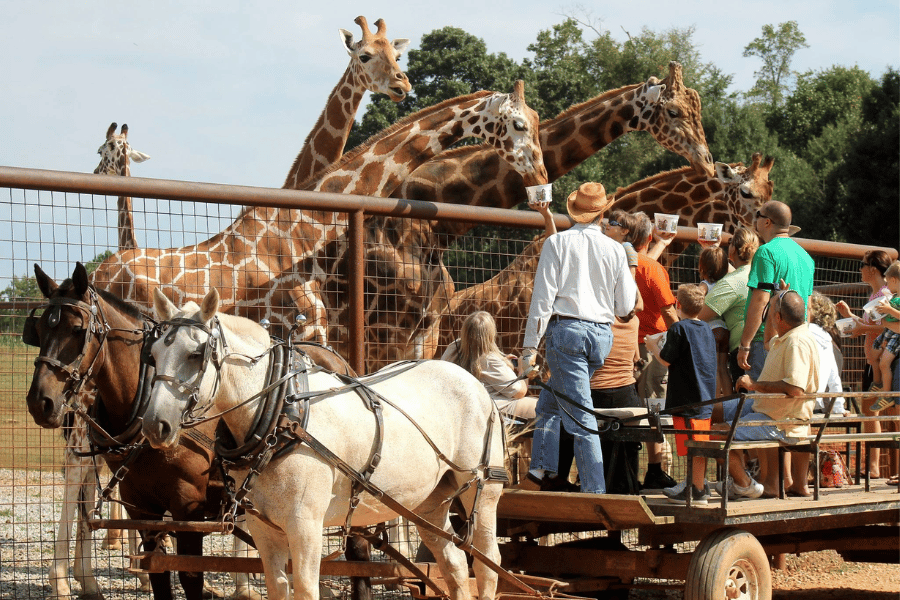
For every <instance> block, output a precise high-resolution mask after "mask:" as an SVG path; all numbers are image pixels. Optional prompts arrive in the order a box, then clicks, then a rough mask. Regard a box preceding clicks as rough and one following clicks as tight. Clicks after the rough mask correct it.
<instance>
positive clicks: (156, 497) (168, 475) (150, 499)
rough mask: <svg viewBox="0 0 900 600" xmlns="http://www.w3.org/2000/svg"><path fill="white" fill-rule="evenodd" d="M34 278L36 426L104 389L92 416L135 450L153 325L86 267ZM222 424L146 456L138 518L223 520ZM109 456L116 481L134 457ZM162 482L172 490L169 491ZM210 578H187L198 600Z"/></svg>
mask: <svg viewBox="0 0 900 600" xmlns="http://www.w3.org/2000/svg"><path fill="white" fill-rule="evenodd" d="M35 276H36V278H37V282H38V286H39V288H40V290H41V293H42V294H43V295H44V297H45V298H47V300H48V306H47V310H45V311H44V313H43V314H42V315H41V316H40V317H38V318H35V319H29V321H28V322H27V323H26V332H25V335H24V336H23V337H25V338H29V336H30V340H31V342H32V343H36V344H37V345H39V346H40V348H41V352H40V355H39V357H38V359H37V360H36V361H35V372H34V377H33V379H32V383H31V388H30V389H29V391H28V396H27V404H28V410H29V412H30V413H31V415H32V417H33V418H34V421H35V423H37V424H38V425H40V426H41V427H48V428H55V427H60V426H61V425H62V423H63V418H64V415H65V414H66V412H67V410H66V404H67V400H68V399H69V398H70V397H71V396H72V395H73V394H78V393H81V392H83V391H85V390H82V388H84V387H88V388H95V389H96V391H97V394H96V397H97V399H96V401H95V402H96V404H95V406H94V407H92V410H91V413H92V415H93V416H94V417H95V418H96V419H97V420H98V421H100V422H101V423H102V425H103V429H104V430H105V431H106V432H107V433H108V434H109V435H110V436H111V437H112V438H115V440H116V441H117V442H119V443H120V444H121V445H127V444H129V443H131V442H133V441H134V440H133V439H131V438H132V433H135V434H136V433H137V431H139V428H137V429H135V427H134V424H135V422H136V420H139V417H140V415H139V414H138V411H137V410H136V408H137V407H136V404H137V403H139V402H140V398H139V389H141V388H142V376H141V373H142V372H141V349H142V347H143V344H144V340H145V335H144V332H145V328H146V326H147V324H148V322H149V320H148V319H147V317H145V316H144V315H143V314H142V313H141V312H140V310H139V309H138V308H137V307H135V306H134V305H132V304H130V303H128V302H125V301H124V300H121V299H120V298H117V297H116V296H114V295H112V294H110V293H108V292H105V291H102V290H96V289H94V288H93V287H91V286H90V285H89V283H88V277H87V272H86V270H85V269H84V267H83V266H82V265H81V263H77V264H76V267H75V270H74V272H73V273H72V277H71V278H70V279H67V280H65V281H63V282H62V283H61V284H59V285H57V284H56V283H55V282H54V281H53V280H52V279H51V278H50V277H49V276H47V275H46V274H45V273H44V272H43V271H42V270H41V269H40V267H38V266H37V265H35ZM301 349H302V351H303V352H304V353H306V354H307V355H308V356H309V357H310V359H311V360H312V361H313V362H315V363H316V364H318V365H320V366H322V367H324V368H326V369H328V370H330V371H333V372H336V373H342V374H346V375H353V376H355V372H354V371H353V369H352V368H351V367H350V365H349V364H348V363H347V362H346V361H345V360H344V359H343V358H342V357H340V356H339V355H338V354H336V353H335V352H333V351H331V350H330V349H327V348H324V347H321V346H317V345H315V344H303V345H302V346H301ZM144 376H145V378H146V377H147V374H146V373H145V374H144ZM150 376H152V373H151V374H150ZM144 384H147V381H146V380H145V381H144ZM148 388H149V385H148ZM216 425H217V422H216V421H211V422H209V423H206V424H203V425H201V426H199V427H198V428H197V431H198V435H195V436H194V437H192V438H191V437H188V438H187V439H185V440H184V441H183V443H181V444H180V445H179V446H178V447H177V448H176V449H175V450H174V452H160V451H157V450H153V449H151V448H144V449H142V450H140V452H139V454H138V455H137V457H136V458H135V459H134V462H133V463H131V465H130V466H131V468H130V470H129V472H128V475H127V476H126V477H125V478H124V479H123V480H122V482H121V484H120V486H121V495H122V500H123V502H124V503H125V504H126V506H127V507H128V513H129V515H130V516H131V517H132V518H134V519H149V520H157V519H161V518H162V515H163V514H164V513H165V512H166V511H169V512H170V514H171V515H172V518H173V519H175V520H200V519H202V518H204V517H208V516H213V517H214V516H216V515H217V514H218V510H219V506H220V503H221V501H222V499H223V488H222V482H221V479H220V478H219V477H218V475H219V470H218V469H217V468H215V467H214V465H213V449H212V438H214V437H215V429H216ZM94 437H97V438H99V439H98V440H97V441H98V445H100V446H101V447H104V446H105V447H107V448H109V447H110V445H111V442H112V440H110V439H108V438H106V437H105V436H103V435H102V434H94ZM111 449H116V448H111ZM104 458H105V460H106V462H107V464H108V465H109V467H110V469H111V470H112V471H113V472H114V473H115V471H116V469H118V468H119V467H120V466H121V465H122V464H123V462H124V461H125V460H127V454H121V453H115V454H113V453H107V454H104ZM211 477H212V478H211ZM160 481H166V482H170V483H169V484H168V485H164V486H160V485H159V482H160ZM155 545H156V541H155V540H153V539H151V538H148V539H147V540H145V548H146V549H147V550H152V549H154V548H155ZM178 552H179V553H180V554H185V555H190V554H196V555H200V554H202V535H201V534H197V533H187V532H180V533H179V534H178ZM368 557H369V547H368V544H367V543H366V542H365V540H363V539H361V538H355V537H353V538H350V540H349V543H348V548H347V558H348V560H354V559H355V560H364V559H368ZM202 575H203V574H202V573H186V572H185V573H179V580H180V582H181V584H182V587H183V588H184V590H185V596H186V597H187V598H188V599H189V600H190V599H193V598H200V597H201V594H202V587H203V577H202ZM235 580H236V581H235V582H236V591H235V595H234V597H235V598H257V597H259V594H258V593H257V592H256V591H255V590H253V588H251V587H250V586H249V581H248V578H247V576H246V575H244V574H240V575H237V574H236V576H235ZM170 581H171V579H170V577H169V574H168V573H159V574H151V575H150V582H151V586H152V588H153V593H154V598H157V599H163V598H171V597H172V590H171V585H170ZM352 584H353V585H352V587H353V598H354V599H355V600H365V599H366V598H368V597H369V596H370V593H369V592H370V587H369V582H368V579H355V580H353V581H352Z"/></svg>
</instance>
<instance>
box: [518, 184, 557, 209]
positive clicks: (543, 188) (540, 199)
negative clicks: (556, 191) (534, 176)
mask: <svg viewBox="0 0 900 600" xmlns="http://www.w3.org/2000/svg"><path fill="white" fill-rule="evenodd" d="M525 193H526V194H527V195H528V206H531V207H533V208H538V207H540V208H543V207H545V206H549V204H550V201H551V200H553V184H552V183H545V184H543V185H530V186H527V187H526V188H525Z"/></svg>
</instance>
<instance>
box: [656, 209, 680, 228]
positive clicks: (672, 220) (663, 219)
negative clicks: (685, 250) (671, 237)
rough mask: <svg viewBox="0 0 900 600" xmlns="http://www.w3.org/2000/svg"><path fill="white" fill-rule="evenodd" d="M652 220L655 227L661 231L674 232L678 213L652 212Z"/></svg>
mask: <svg viewBox="0 0 900 600" xmlns="http://www.w3.org/2000/svg"><path fill="white" fill-rule="evenodd" d="M653 220H654V222H655V223H656V228H657V229H658V230H659V231H662V232H663V233H675V232H676V231H678V215H666V214H663V213H653Z"/></svg>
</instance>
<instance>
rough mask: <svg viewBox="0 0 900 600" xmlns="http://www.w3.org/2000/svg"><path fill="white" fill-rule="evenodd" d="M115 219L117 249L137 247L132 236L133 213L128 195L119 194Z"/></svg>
mask: <svg viewBox="0 0 900 600" xmlns="http://www.w3.org/2000/svg"><path fill="white" fill-rule="evenodd" d="M117 220H118V234H119V250H128V249H130V248H137V247H138V245H137V240H136V239H135V237H134V215H133V214H132V207H131V197H130V196H119V202H118V219H117Z"/></svg>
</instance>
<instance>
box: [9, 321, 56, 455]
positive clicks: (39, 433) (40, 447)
mask: <svg viewBox="0 0 900 600" xmlns="http://www.w3.org/2000/svg"><path fill="white" fill-rule="evenodd" d="M35 356H37V349H36V348H31V347H29V346H26V345H24V344H23V343H22V342H21V340H20V339H19V336H18V335H17V334H16V335H14V334H5V333H4V334H0V468H7V469H41V470H47V469H58V468H60V467H61V466H62V457H63V450H64V442H63V439H62V435H61V432H60V430H58V429H43V428H41V427H38V426H37V425H35V423H34V420H33V419H32V418H31V415H30V414H28V409H27V408H26V406H25V395H26V394H27V393H28V387H29V386H30V385H31V377H32V374H33V372H34V358H35Z"/></svg>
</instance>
